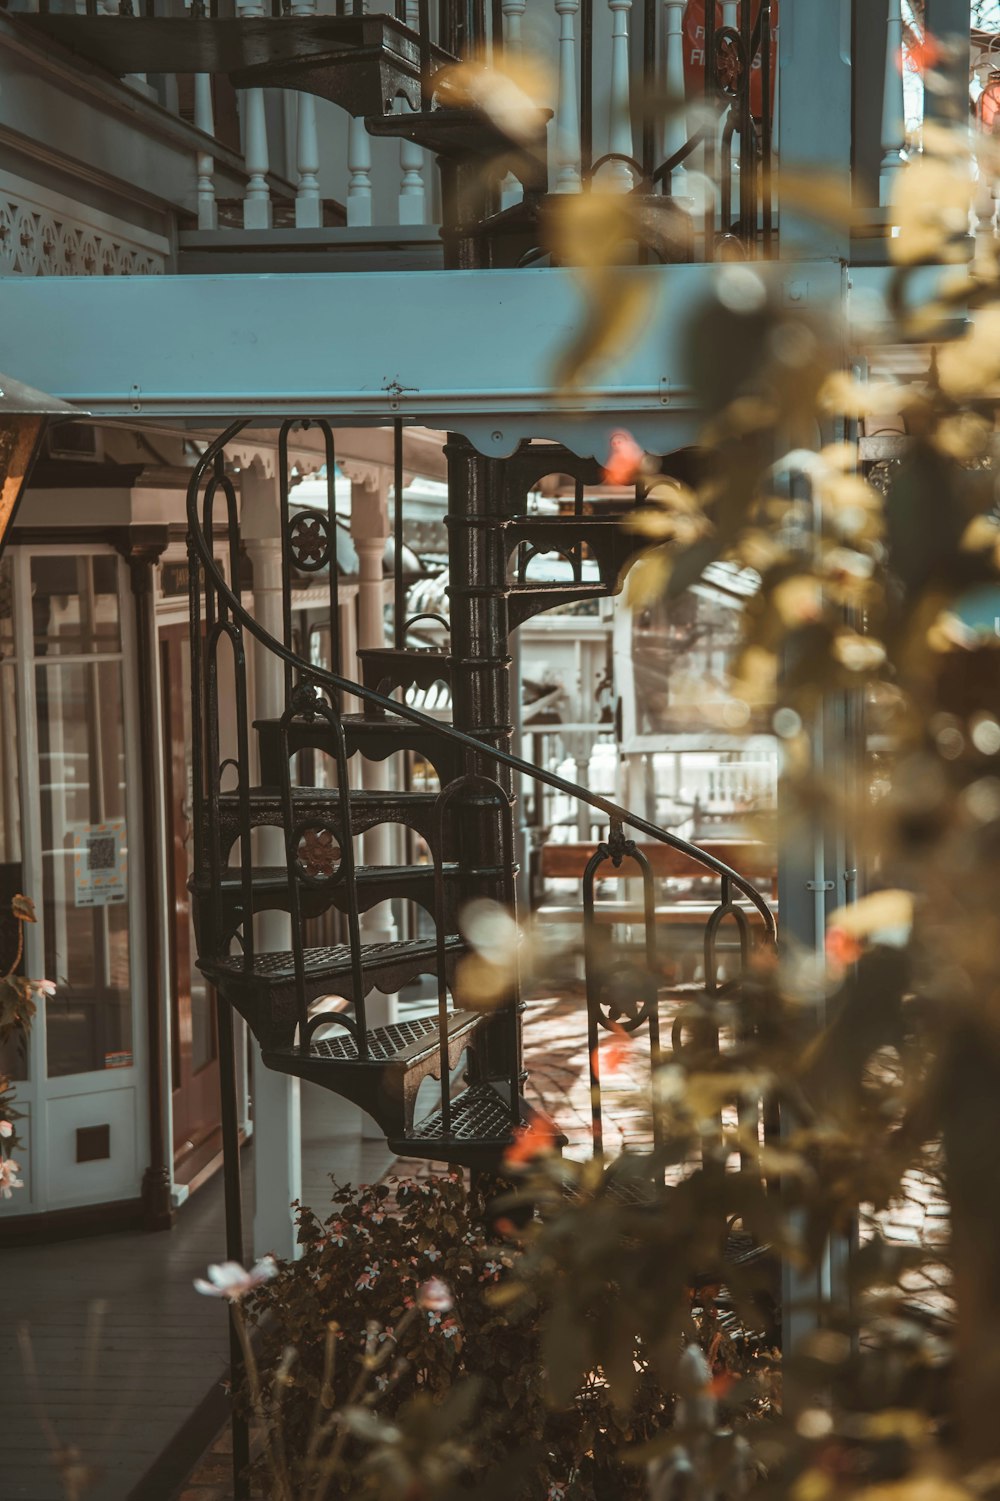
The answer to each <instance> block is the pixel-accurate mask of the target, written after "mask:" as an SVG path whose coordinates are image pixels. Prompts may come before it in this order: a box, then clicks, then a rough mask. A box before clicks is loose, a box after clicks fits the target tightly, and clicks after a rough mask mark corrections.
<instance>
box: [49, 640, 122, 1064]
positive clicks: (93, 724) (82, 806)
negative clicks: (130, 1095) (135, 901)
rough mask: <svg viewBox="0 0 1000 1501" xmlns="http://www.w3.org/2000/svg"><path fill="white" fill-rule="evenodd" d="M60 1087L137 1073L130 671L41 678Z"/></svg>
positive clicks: (77, 665) (97, 667) (86, 670)
mask: <svg viewBox="0 0 1000 1501" xmlns="http://www.w3.org/2000/svg"><path fill="white" fill-rule="evenodd" d="M36 690H37V696H38V741H39V755H40V776H41V811H42V897H43V904H44V913H43V922H44V936H45V977H46V979H49V980H52V981H54V983H55V985H56V987H57V988H56V994H55V996H54V997H52V998H50V999H49V1000H48V1002H47V1003H46V1015H47V1037H48V1070H49V1074H50V1075H60V1074H76V1073H89V1072H90V1071H92V1070H94V1069H105V1068H115V1067H123V1066H127V1065H129V1064H131V1062H132V1054H131V1047H132V1028H131V995H130V986H129V948H128V900H127V886H126V874H127V855H128V840H127V830H126V822H125V748H124V740H123V731H122V722H123V721H122V715H123V702H122V680H121V664H120V663H118V662H92V663H89V662H74V663H65V664H56V663H53V664H51V665H45V666H41V667H38V668H37V669H36Z"/></svg>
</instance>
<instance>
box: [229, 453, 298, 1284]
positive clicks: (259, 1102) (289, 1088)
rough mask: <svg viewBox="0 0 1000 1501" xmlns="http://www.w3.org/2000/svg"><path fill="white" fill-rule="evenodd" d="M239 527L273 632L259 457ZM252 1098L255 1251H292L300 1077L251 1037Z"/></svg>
mask: <svg viewBox="0 0 1000 1501" xmlns="http://www.w3.org/2000/svg"><path fill="white" fill-rule="evenodd" d="M241 488H242V534H243V540H244V542H245V544H246V550H247V554H248V556H249V558H250V561H251V563H252V565H253V613H254V617H255V619H256V620H258V621H259V622H260V624H261V626H262V627H263V628H264V630H266V631H269V632H270V634H271V635H272V636H274V637H275V638H276V639H277V640H279V641H280V640H281V639H282V637H283V634H284V624H283V620H282V609H283V606H282V597H283V594H282V568H281V514H280V503H279V499H278V483H277V479H276V478H275V476H274V475H273V474H268V473H267V472H266V470H265V468H264V465H263V464H262V463H261V461H260V459H258V458H255V459H254V460H253V462H252V463H251V464H250V465H249V466H248V467H246V468H244V470H243V474H242V487H241ZM253 670H254V699H255V707H256V711H257V713H258V714H259V715H261V717H262V718H266V719H278V718H280V716H281V714H282V713H283V712H284V709H285V684H284V673H283V671H282V667H281V663H280V662H279V660H278V658H277V657H275V656H274V655H273V654H272V653H271V652H269V651H266V650H264V649H256V646H255V650H254V653H253ZM257 840H258V843H257V858H258V859H259V860H260V861H261V863H262V864H264V865H273V866H281V865H283V864H284V861H285V858H286V853H285V841H284V836H283V834H282V833H281V832H280V831H279V830H277V829H259V830H258V831H257ZM255 933H256V936H257V939H258V940H259V943H260V947H261V949H263V950H268V949H272V950H276V951H280V950H287V949H290V948H291V947H292V944H293V942H294V941H298V939H300V938H301V935H293V933H292V922H291V918H290V917H289V916H288V915H286V914H285V913H284V912H261V913H259V914H258V916H257V918H256V920H255ZM253 1062H254V1069H253V1078H254V1084H253V1103H254V1153H253V1155H254V1219H253V1251H254V1255H255V1256H260V1255H263V1254H264V1252H266V1251H273V1252H274V1253H275V1254H276V1255H278V1256H284V1257H288V1258H294V1257H295V1256H296V1255H298V1251H297V1249H296V1243H295V1224H294V1221H293V1219H292V1212H291V1209H290V1207H289V1206H290V1205H291V1202H292V1200H293V1199H297V1198H299V1197H300V1196H301V1193H302V1140H301V1117H300V1103H299V1094H300V1091H299V1081H298V1079H295V1078H292V1077H290V1076H289V1075H288V1074H282V1073H278V1072H277V1071H276V1070H275V1069H270V1068H266V1067H265V1066H264V1062H263V1059H262V1057H261V1053H260V1048H259V1046H258V1044H257V1043H256V1042H254V1043H253Z"/></svg>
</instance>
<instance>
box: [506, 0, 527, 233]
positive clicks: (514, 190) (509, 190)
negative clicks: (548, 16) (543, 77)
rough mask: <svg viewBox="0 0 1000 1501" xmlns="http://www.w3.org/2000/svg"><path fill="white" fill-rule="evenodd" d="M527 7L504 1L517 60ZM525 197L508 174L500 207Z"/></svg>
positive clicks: (511, 53) (509, 46)
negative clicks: (522, 24) (522, 21)
mask: <svg viewBox="0 0 1000 1501" xmlns="http://www.w3.org/2000/svg"><path fill="white" fill-rule="evenodd" d="M526 5H527V0H503V17H504V31H503V36H504V48H505V51H506V54H507V56H508V57H515V58H516V57H517V56H518V55H519V53H520V51H521V45H522V37H521V19H522V17H523V15H524V11H525V7H526ZM523 197H524V189H523V188H522V186H521V184H520V183H519V182H518V180H517V178H516V177H515V176H514V174H513V172H508V173H507V175H506V177H505V178H504V180H503V182H502V183H501V184H500V207H501V208H502V209H503V208H512V207H513V205H514V204H515V203H520V202H521V199H522V198H523Z"/></svg>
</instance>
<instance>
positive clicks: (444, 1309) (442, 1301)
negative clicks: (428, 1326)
mask: <svg viewBox="0 0 1000 1501" xmlns="http://www.w3.org/2000/svg"><path fill="white" fill-rule="evenodd" d="M417 1302H418V1303H419V1304H420V1307H421V1308H423V1309H426V1311H427V1312H428V1313H450V1312H451V1310H452V1309H453V1308H454V1306H455V1300H454V1298H453V1297H452V1295H451V1288H450V1287H449V1286H448V1284H447V1282H442V1281H441V1278H440V1277H429V1278H428V1279H427V1281H426V1282H425V1283H424V1284H423V1286H422V1287H421V1289H420V1291H419V1292H418V1293H417Z"/></svg>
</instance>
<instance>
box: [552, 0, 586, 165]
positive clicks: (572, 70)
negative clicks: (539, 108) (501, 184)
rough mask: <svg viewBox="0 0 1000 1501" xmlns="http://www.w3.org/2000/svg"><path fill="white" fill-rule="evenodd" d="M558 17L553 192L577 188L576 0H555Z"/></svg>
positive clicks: (578, 108) (578, 112) (578, 119)
mask: <svg viewBox="0 0 1000 1501" xmlns="http://www.w3.org/2000/svg"><path fill="white" fill-rule="evenodd" d="M555 4H556V14H557V15H558V17H559V96H558V99H557V102H556V113H555V121H554V128H553V153H552V155H553V162H554V165H555V180H554V181H553V182H552V184H551V186H552V189H553V191H554V192H556V193H578V192H579V191H580V186H581V182H580V157H581V152H580V100H579V92H578V89H577V61H576V18H577V16H578V14H579V12H580V0H555Z"/></svg>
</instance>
